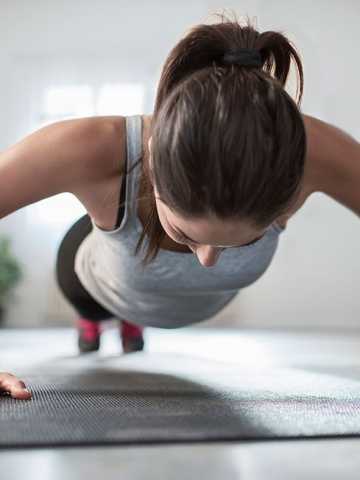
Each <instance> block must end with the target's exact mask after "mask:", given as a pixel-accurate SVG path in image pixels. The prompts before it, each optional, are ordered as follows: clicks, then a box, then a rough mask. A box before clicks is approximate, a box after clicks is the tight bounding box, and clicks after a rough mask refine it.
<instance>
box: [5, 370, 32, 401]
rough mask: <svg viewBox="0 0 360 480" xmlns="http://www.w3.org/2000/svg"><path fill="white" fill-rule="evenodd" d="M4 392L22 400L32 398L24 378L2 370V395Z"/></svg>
mask: <svg viewBox="0 0 360 480" xmlns="http://www.w3.org/2000/svg"><path fill="white" fill-rule="evenodd" d="M4 394H5V395H6V394H9V395H10V396H11V397H12V398H18V399H20V400H28V399H30V398H31V392H29V391H28V390H26V385H25V383H24V382H23V381H22V380H19V379H18V378H17V377H15V375H13V374H11V373H7V372H0V396H1V395H4Z"/></svg>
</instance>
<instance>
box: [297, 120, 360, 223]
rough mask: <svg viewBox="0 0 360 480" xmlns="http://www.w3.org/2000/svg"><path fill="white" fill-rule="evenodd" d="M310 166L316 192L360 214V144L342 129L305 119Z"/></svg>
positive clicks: (313, 187)
mask: <svg viewBox="0 0 360 480" xmlns="http://www.w3.org/2000/svg"><path fill="white" fill-rule="evenodd" d="M303 119H304V123H305V128H306V134H307V163H308V171H309V174H310V175H309V178H310V179H311V184H312V185H311V186H312V189H313V191H317V192H322V193H325V194H326V195H328V196H330V197H331V198H333V199H334V200H336V201H338V202H339V203H341V204H342V205H344V206H346V207H348V208H349V209H351V210H352V211H354V212H355V213H357V214H360V190H359V183H360V144H359V142H358V141H357V140H356V139H355V138H354V137H352V136H351V135H350V134H349V133H347V132H345V131H344V130H343V129H341V128H339V127H337V126H335V125H333V124H331V123H327V122H325V121H323V120H320V119H318V118H316V117H313V116H310V115H304V116H303Z"/></svg>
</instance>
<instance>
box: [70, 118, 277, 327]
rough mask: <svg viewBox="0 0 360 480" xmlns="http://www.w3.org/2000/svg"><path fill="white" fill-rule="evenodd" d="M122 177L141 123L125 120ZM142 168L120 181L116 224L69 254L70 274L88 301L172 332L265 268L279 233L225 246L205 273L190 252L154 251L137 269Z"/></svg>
mask: <svg viewBox="0 0 360 480" xmlns="http://www.w3.org/2000/svg"><path fill="white" fill-rule="evenodd" d="M126 147H127V158H126V163H127V171H129V170H131V169H132V168H133V166H134V164H135V162H136V161H137V160H138V159H139V158H140V157H141V156H142V117H141V115H133V116H128V117H126ZM140 178H141V162H139V163H138V164H137V165H136V166H135V168H133V169H132V170H131V172H130V173H129V174H128V175H127V176H126V204H125V209H124V215H123V218H122V221H121V223H120V225H119V226H118V227H117V228H115V229H114V230H111V231H108V230H104V229H102V228H101V227H99V226H97V225H96V224H95V222H94V220H93V219H92V220H91V221H92V225H93V230H92V231H91V232H90V234H89V235H88V236H87V237H85V239H84V240H83V242H82V243H81V245H80V247H79V249H78V251H77V253H76V256H75V272H76V274H77V276H78V278H79V280H80V282H81V283H82V285H83V286H84V288H85V289H86V290H87V291H88V292H89V293H90V295H92V296H93V298H94V299H95V300H96V301H97V302H99V303H100V304H101V305H103V306H104V307H105V308H106V309H107V310H109V311H110V312H112V313H113V314H114V317H117V318H119V319H125V320H128V321H130V322H132V323H135V324H139V325H144V326H150V327H157V328H179V327H184V326H187V325H191V324H194V323H197V322H201V321H204V320H207V319H209V318H211V317H212V316H214V315H215V314H216V313H218V312H219V311H221V310H222V309H223V308H224V307H225V306H226V305H227V304H228V303H229V302H230V301H231V300H232V299H233V298H234V297H235V296H236V295H237V294H238V292H239V290H241V289H242V288H245V287H247V286H249V285H251V284H252V283H254V282H255V281H256V280H258V279H259V278H260V277H261V276H262V275H263V274H264V273H265V272H266V270H267V269H268V268H269V266H270V263H271V261H272V259H273V257H274V254H275V251H276V249H277V246H278V237H279V234H280V233H281V232H282V231H283V230H284V229H283V228H282V227H280V226H279V225H278V224H277V223H276V222H274V223H273V224H272V225H271V226H270V227H269V229H268V230H267V232H266V234H265V235H264V236H263V237H262V238H261V239H260V240H258V241H256V242H255V243H253V244H251V245H247V246H242V247H237V248H228V249H225V250H224V251H222V252H221V254H220V256H219V258H218V260H217V263H216V264H215V265H214V266H212V267H204V266H202V265H201V263H200V262H199V260H198V259H197V257H196V255H195V254H193V253H181V252H173V251H170V250H164V249H160V250H159V253H158V255H157V257H156V258H155V260H153V261H152V263H150V264H149V265H147V266H146V267H145V268H143V266H142V265H141V259H142V258H143V256H144V254H145V251H146V246H147V244H148V241H147V237H146V239H145V242H144V244H143V245H142V247H141V249H140V252H139V254H138V255H136V256H135V255H134V250H135V247H136V244H137V242H138V239H139V237H140V233H141V232H142V224H141V222H140V219H139V217H138V214H137V196H138V188H139V183H140Z"/></svg>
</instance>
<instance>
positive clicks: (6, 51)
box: [0, 0, 360, 328]
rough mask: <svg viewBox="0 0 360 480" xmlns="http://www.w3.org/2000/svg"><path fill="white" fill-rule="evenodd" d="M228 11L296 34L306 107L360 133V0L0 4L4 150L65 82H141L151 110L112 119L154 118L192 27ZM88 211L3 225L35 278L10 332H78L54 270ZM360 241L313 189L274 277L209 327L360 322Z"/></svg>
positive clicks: (23, 0)
mask: <svg viewBox="0 0 360 480" xmlns="http://www.w3.org/2000/svg"><path fill="white" fill-rule="evenodd" d="M224 7H225V8H231V9H234V10H235V11H236V12H237V13H238V14H249V15H250V17H254V16H256V17H257V25H258V29H259V30H260V31H264V30H271V29H274V30H278V31H282V32H283V33H285V34H287V35H288V36H289V38H290V39H291V40H292V41H293V42H294V43H295V45H296V46H297V48H298V50H299V51H300V53H301V57H302V59H303V65H304V71H305V93H304V100H303V104H302V110H303V111H304V112H305V113H308V114H311V115H315V116H317V117H319V118H321V119H323V120H325V121H328V122H330V123H333V124H334V125H337V126H339V127H340V128H342V129H344V130H346V131H348V132H349V133H350V134H352V135H353V136H354V137H356V138H359V130H360V125H359V121H358V110H359V100H358V98H359V94H358V78H359V73H360V72H359V63H358V62H357V60H356V59H357V57H356V54H357V51H358V49H359V45H360V34H359V28H358V22H359V18H360V4H359V2H357V1H356V0H344V1H340V0H318V1H317V2H314V1H310V0H301V1H299V0H297V1H291V2H288V1H286V0H272V1H271V2H269V1H260V0H258V1H255V0H252V1H236V2H235V1H227V2H226V3H222V2H214V1H210V0H208V1H206V0H203V1H197V2H193V1H189V0H183V1H182V2H175V1H167V2H165V1H160V0H152V1H151V2H148V1H145V0H134V1H131V2H130V1H112V0H111V1H110V0H106V1H104V0H102V1H100V0H87V1H84V0H81V1H79V0H77V1H76V2H73V1H71V0H62V1H61V2H58V1H55V0H33V1H31V2H28V1H27V0H1V4H0V8H1V14H0V65H1V71H2V74H1V75H0V101H1V108H0V150H2V149H5V148H6V147H7V146H9V145H11V144H13V143H15V142H16V141H17V140H19V139H20V138H22V137H23V136H24V135H26V134H27V133H29V132H31V131H33V130H34V128H35V125H37V123H38V122H39V105H40V103H41V101H42V96H43V92H44V89H45V88H46V87H47V86H48V85H49V84H54V83H56V82H57V83H62V84H66V83H68V84H74V83H86V82H88V83H90V84H91V85H93V86H94V87H99V86H100V85H102V84H103V83H106V82H137V83H139V82H140V83H141V84H143V86H144V89H145V90H144V91H145V97H144V102H143V108H142V111H137V110H134V111H129V110H127V111H124V109H123V108H122V106H121V105H119V106H118V107H116V106H114V111H113V114H131V113H151V111H152V105H153V100H154V94H155V88H156V82H157V79H158V75H159V72H160V68H161V65H162V64H163V62H164V59H165V57H166V55H167V53H168V52H169V50H170V49H171V48H172V46H173V45H174V44H175V43H176V42H177V41H178V40H179V39H180V37H181V36H182V35H183V34H184V33H185V32H186V30H187V29H188V28H190V27H191V26H192V25H195V24H197V23H202V22H208V21H211V16H210V15H211V13H212V12H214V11H221V10H222V9H223V8H224ZM213 21H216V20H215V17H213ZM0 184H1V179H0ZM0 188H1V187H0ZM56 200H60V201H56ZM65 201H66V202H67V205H69V202H70V203H71V202H72V204H73V211H72V212H71V210H69V207H68V210H67V212H68V214H67V215H68V216H66V215H65V216H64V215H61V212H59V209H60V208H61V205H65ZM51 202H53V203H51ZM62 202H64V203H62ZM43 205H46V206H47V208H50V207H52V205H53V208H52V210H51V218H52V219H53V223H52V224H51V225H50V226H49V225H48V224H47V223H46V222H44V221H41V219H40V217H39V207H40V209H41V208H43ZM44 209H45V206H44ZM82 211H83V210H82V207H81V205H79V204H78V202H77V201H76V199H74V198H69V194H65V196H61V198H60V199H54V198H53V199H48V200H44V201H43V202H39V204H37V205H32V206H28V207H25V208H23V209H21V210H19V211H17V212H15V213H14V214H12V215H10V216H8V217H6V218H5V219H2V220H1V222H0V235H1V234H3V233H8V234H10V235H11V237H12V239H13V250H14V253H15V254H16V255H17V256H18V258H19V259H20V261H21V262H22V263H23V265H24V268H25V273H26V277H25V280H24V281H23V282H22V283H21V285H19V286H18V287H17V288H16V291H15V298H14V300H13V301H12V303H11V305H10V307H9V310H8V314H7V317H6V323H5V325H6V326H8V327H17V326H39V325H71V322H72V321H73V319H74V318H75V313H74V311H73V310H72V308H71V307H69V306H68V305H67V304H66V302H65V301H64V300H63V298H62V296H61V294H60V293H59V292H58V291H57V290H56V288H57V287H56V285H55V283H54V263H55V254H56V248H57V246H58V244H59V242H60V240H61V237H62V235H63V234H64V233H65V231H66V229H67V228H68V227H69V226H70V225H71V223H72V221H73V219H74V218H75V217H76V215H80V214H81V212H82ZM359 245H360V222H359V217H357V216H355V215H354V214H353V213H352V212H350V211H349V210H347V209H346V208H344V207H342V206H341V205H339V204H337V203H336V202H335V201H334V200H332V199H330V198H328V197H326V196H325V195H322V194H319V193H317V194H314V195H313V196H311V197H310V198H309V200H308V201H307V202H306V204H305V205H304V206H303V208H302V209H301V210H300V211H299V212H298V213H297V214H296V215H295V216H294V217H293V218H292V219H291V220H290V221H289V224H288V228H287V230H286V232H285V233H284V234H282V236H281V240H280V245H279V249H278V252H277V254H276V256H275V258H274V261H273V263H272V265H271V266H270V268H269V270H268V271H267V272H266V274H265V275H264V276H263V277H262V278H261V279H260V280H259V281H258V282H257V283H255V284H254V285H252V286H251V287H249V288H247V289H245V290H244V291H243V292H241V294H240V295H239V297H238V298H237V299H235V300H234V301H233V302H232V303H231V304H230V305H229V306H228V307H227V308H226V309H225V310H224V311H223V312H221V313H220V314H218V315H217V316H216V317H214V318H213V319H212V320H210V321H209V322H205V323H204V324H203V325H204V326H211V325H219V324H221V325H224V326H226V325H234V324H236V325H239V326H247V327H261V326H266V327H276V326H281V327H287V328H293V327H294V328H295V327H301V326H309V327H331V328H338V327H344V328H356V327H358V323H359V322H360V302H359V299H358V296H357V292H358V285H359V284H360V261H359Z"/></svg>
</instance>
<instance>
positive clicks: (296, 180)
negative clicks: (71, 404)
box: [0, 18, 360, 399]
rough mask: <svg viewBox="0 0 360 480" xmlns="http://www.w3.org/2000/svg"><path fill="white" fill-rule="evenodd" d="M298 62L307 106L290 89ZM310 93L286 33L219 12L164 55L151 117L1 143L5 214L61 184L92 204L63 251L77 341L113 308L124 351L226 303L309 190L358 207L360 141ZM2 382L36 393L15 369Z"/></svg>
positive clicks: (59, 127) (69, 125)
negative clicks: (314, 105) (314, 106)
mask: <svg viewBox="0 0 360 480" xmlns="http://www.w3.org/2000/svg"><path fill="white" fill-rule="evenodd" d="M291 60H294V61H295V65H296V67H297V72H298V77H299V80H300V92H299V94H298V103H295V102H294V100H293V99H292V98H291V97H290V96H289V95H288V93H287V92H286V91H285V89H284V87H285V84H286V80H287V77H288V72H289V67H290V64H291ZM302 93H303V70H302V65H301V61H300V58H299V56H298V54H297V52H296V50H295V49H294V47H293V46H292V45H291V44H290V42H289V41H288V40H287V39H286V37H285V36H284V35H282V34H280V33H277V32H272V31H268V32H264V33H259V32H258V31H257V30H255V29H254V28H253V27H252V26H251V25H250V23H249V21H248V22H247V24H246V25H245V26H241V25H240V23H239V22H237V21H230V20H228V19H226V18H222V21H221V22H220V23H218V24H213V25H198V26H196V27H194V28H192V29H191V30H190V32H189V33H188V34H187V35H186V36H185V37H184V38H183V39H181V41H180V42H179V43H178V44H177V45H176V46H175V47H174V48H173V50H172V51H171V52H170V55H169V56H168V58H167V60H166V62H165V65H164V68H163V71H162V75H161V78H160V83H159V87H158V92H157V97H156V102H155V108H154V113H153V115H151V116H140V115H135V116H131V117H94V118H85V119H76V120H68V121H65V122H58V123H56V124H53V125H50V126H47V127H45V128H43V129H41V130H39V131H38V132H35V133H33V134H32V135H30V136H28V137H26V138H25V139H24V140H22V141H21V142H19V143H18V144H16V145H15V146H13V147H11V148H9V149H8V150H6V151H5V152H3V153H2V154H1V157H0V158H1V162H0V167H1V168H0V173H1V175H0V178H1V193H0V200H1V201H0V209H1V210H0V217H3V216H5V215H7V214H9V213H11V212H13V211H15V210H16V209H18V208H21V207H23V206H25V205H28V204H30V203H33V202H35V201H38V200H40V199H42V198H45V197H49V196H51V195H55V194H57V193H61V192H64V191H67V192H72V193H73V194H74V195H76V197H77V198H78V199H79V200H80V201H81V202H82V204H83V205H84V207H85V208H86V210H87V212H88V215H86V216H85V217H83V218H82V219H80V220H79V221H78V222H77V223H76V224H75V225H74V226H73V227H72V228H71V229H70V231H69V232H68V234H67V235H66V236H65V238H64V240H63V242H62V245H61V246H60V249H59V255H58V262H57V273H58V280H59V285H60V288H61V289H62V291H63V292H64V294H65V296H66V297H67V298H68V299H69V301H71V302H72V304H73V306H74V307H75V308H76V309H77V311H78V313H79V314H80V316H81V321H80V322H79V329H80V338H81V341H80V343H79V346H80V348H82V349H83V350H86V349H88V350H91V349H96V348H98V340H99V335H100V328H99V322H100V321H101V320H104V319H106V318H110V317H117V318H119V319H120V320H123V321H126V322H128V325H127V328H128V333H129V334H132V336H131V335H128V337H129V338H134V337H135V338H136V339H137V343H136V342H135V346H134V344H133V345H131V342H130V343H129V345H131V347H130V348H129V349H130V350H131V348H134V349H136V348H142V344H141V341H142V338H141V330H142V328H143V327H144V326H146V325H150V326H153V327H159V328H176V327H181V326H184V325H188V324H191V323H195V322H200V321H203V320H206V319H208V318H210V317H211V316H213V315H214V314H215V313H217V312H219V311H220V310H221V309H222V308H223V307H224V306H225V305H227V304H228V303H229V302H230V301H231V300H232V299H233V298H234V297H235V296H236V295H237V294H238V292H239V291H240V290H241V289H242V288H244V287H246V286H248V285H251V284H252V283H254V282H255V281H256V280H257V279H259V278H260V277H261V275H263V273H264V272H265V271H266V270H267V268H268V267H269V265H270V263H271V260H272V258H273V256H274V254H275V251H276V248H277V245H278V238H279V235H280V233H281V232H282V231H283V230H284V229H285V227H286V223H287V221H288V219H289V218H290V217H291V216H292V215H294V213H295V212H296V211H297V210H299V208H301V206H302V205H303V204H304V202H305V201H306V199H307V198H308V197H309V196H310V195H311V194H312V193H313V192H317V191H320V192H324V193H326V194H328V195H330V196H332V197H333V198H334V199H335V200H337V201H339V202H341V203H342V204H344V205H346V206H347V207H348V208H350V209H352V210H353V211H354V212H356V213H359V212H360V195H359V188H358V185H359V180H360V153H359V150H360V149H359V144H358V142H356V140H354V139H353V138H351V137H350V136H349V135H347V134H346V133H344V132H342V131H341V130H339V129H338V128H335V127H333V126H331V125H329V124H327V123H325V122H322V121H320V120H317V119H315V118H313V117H310V116H307V115H304V114H301V113H300V110H299V104H300V101H301V97H302ZM33 172H36V181H33V182H29V181H28V178H29V176H30V175H32V177H30V178H34V176H33ZM119 172H121V173H124V172H126V173H124V174H123V175H121V176H119ZM13 185H16V186H17V189H16V193H14V192H13V190H12V189H13ZM119 198H120V202H119ZM119 203H120V205H119ZM144 247H145V248H144ZM140 253H143V254H144V255H140ZM142 257H143V258H142ZM85 333H87V334H88V336H86V335H85ZM125 337H126V335H125ZM88 339H90V340H88ZM0 387H1V388H2V390H6V391H8V392H9V394H10V395H12V396H13V397H14V398H22V399H25V398H30V396H31V393H29V392H26V391H25V390H24V387H25V384H24V382H22V381H21V380H19V379H17V378H16V377H15V376H13V375H11V374H10V373H5V372H3V373H0Z"/></svg>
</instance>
